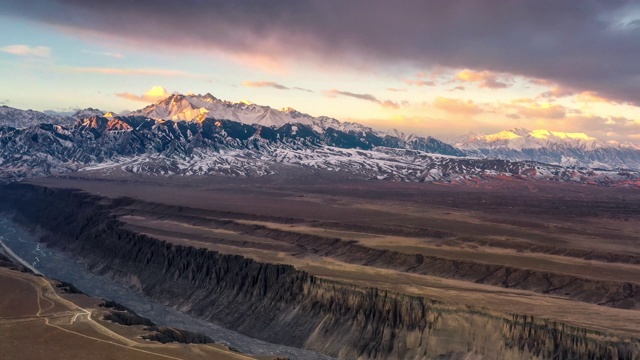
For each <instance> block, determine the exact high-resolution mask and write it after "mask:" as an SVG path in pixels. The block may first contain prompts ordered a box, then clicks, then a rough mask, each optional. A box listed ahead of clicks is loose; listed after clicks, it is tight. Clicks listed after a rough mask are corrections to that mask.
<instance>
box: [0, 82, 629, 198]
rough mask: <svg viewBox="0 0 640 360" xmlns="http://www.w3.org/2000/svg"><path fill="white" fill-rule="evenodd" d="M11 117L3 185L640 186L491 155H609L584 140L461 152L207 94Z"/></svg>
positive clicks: (507, 139) (504, 139) (5, 121)
mask: <svg viewBox="0 0 640 360" xmlns="http://www.w3.org/2000/svg"><path fill="white" fill-rule="evenodd" d="M8 109H10V110H11V111H8V110H5V112H4V113H2V114H4V115H5V117H4V118H2V117H0V179H5V180H16V179H21V178H26V177H33V176H45V175H51V174H64V173H68V172H72V171H88V170H95V171H107V172H110V171H123V170H124V171H127V172H144V173H152V174H158V175H203V174H225V175H232V176H260V175H266V174H270V173H274V172H278V171H279V169H282V166H283V165H285V166H295V167H299V168H301V169H304V168H313V169H323V170H330V171H341V172H344V173H346V174H352V175H356V176H359V177H364V178H371V179H389V180H401V181H446V182H451V181H454V182H465V181H472V182H473V181H485V180H487V179H491V178H498V177H501V178H509V179H542V180H550V181H569V182H579V183H593V184H600V185H611V184H624V185H630V184H631V185H633V186H637V184H638V179H639V178H640V177H639V176H638V174H636V173H634V172H629V171H624V172H620V171H606V170H592V169H589V168H581V169H578V168H568V167H563V166H557V165H546V164H541V163H538V162H531V161H517V162H514V161H505V160H500V159H487V157H490V156H491V155H487V154H485V153H484V151H485V149H486V148H487V147H489V146H493V145H495V148H498V149H506V150H509V151H515V152H520V153H523V154H526V153H527V152H528V151H529V150H528V149H529V148H531V149H537V150H540V151H541V150H543V149H548V151H556V150H558V149H562V150H563V151H564V150H565V149H566V148H565V147H561V146H556V145H553V144H555V143H553V142H558V141H559V140H558V139H560V140H563V141H565V140H566V141H565V142H572V143H571V144H569V145H566V146H568V148H570V149H576V148H582V149H583V151H600V150H602V149H609V148H610V147H605V146H603V145H600V144H599V143H598V142H597V141H596V140H595V139H592V138H589V137H587V136H586V135H585V136H582V135H576V134H564V133H551V132H549V133H548V134H546V135H545V134H543V133H542V132H540V131H537V132H527V131H525V130H521V129H519V130H517V131H515V130H514V131H513V132H504V134H502V133H501V134H500V135H499V136H491V135H490V136H479V135H477V136H474V137H473V138H471V137H469V138H468V139H467V140H466V141H463V142H461V145H460V147H462V148H464V149H466V151H463V150H461V149H459V148H456V147H454V146H451V145H448V144H446V143H443V142H441V141H439V140H437V139H434V138H432V137H421V136H416V135H405V134H403V133H401V132H399V131H397V130H392V131H387V132H382V131H376V130H374V129H371V128H369V127H366V126H363V125H360V124H355V123H346V122H340V121H338V120H336V119H333V118H329V117H324V116H321V117H313V116H311V115H308V114H304V113H301V112H298V111H296V110H293V109H290V108H287V109H282V110H277V109H273V108H271V107H268V106H260V105H255V104H250V103H246V102H238V103H233V102H229V101H224V100H219V99H217V98H215V97H213V96H212V95H210V94H206V95H179V94H175V95H171V96H170V97H168V98H166V99H163V100H161V101H158V102H157V103H155V104H152V105H149V106H147V107H145V108H143V109H140V110H137V111H134V112H132V113H130V114H129V115H127V116H117V115H114V114H113V113H106V114H105V113H104V112H102V111H100V110H96V109H91V108H90V109H86V110H83V111H80V112H78V113H76V114H74V116H73V117H77V118H79V120H73V117H66V118H62V117H51V116H49V115H46V114H42V113H37V112H33V111H22V110H17V109H11V108H8ZM40 114H42V115H44V117H43V116H42V115H40ZM9 118H10V119H13V120H10V119H9ZM38 120H40V121H38ZM72 121H73V123H72V124H70V122H72ZM531 133H532V134H534V135H536V136H533V135H532V136H529V134H531ZM543 136H547V138H548V139H547V140H548V142H547V143H546V144H542V145H541V144H540V143H539V142H536V141H538V140H540V139H541V138H542V137H543ZM480 139H482V140H480ZM497 142H501V143H500V145H499V146H498V145H497V144H498V143H497ZM552 143H553V144H552ZM476 145H477V146H476ZM474 146H475V147H474ZM506 150H505V151H506ZM572 151H573V150H572ZM470 154H471V156H469V155H470ZM518 160H528V159H518Z"/></svg>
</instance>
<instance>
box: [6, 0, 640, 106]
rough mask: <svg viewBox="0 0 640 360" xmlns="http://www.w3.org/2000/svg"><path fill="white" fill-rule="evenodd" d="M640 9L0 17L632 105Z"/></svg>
mask: <svg viewBox="0 0 640 360" xmlns="http://www.w3.org/2000/svg"><path fill="white" fill-rule="evenodd" d="M638 8H640V4H638V2H637V1H526V0H514V1H508V2H503V3H501V4H500V6H497V5H496V2H495V0H452V1H406V2H405V1H403V2H402V3H401V5H400V4H398V3H397V2H393V1H387V0H351V1H326V0H308V1H296V0H282V1H277V2H268V3H267V2H264V1H262V0H245V1H226V0H210V1H201V0H184V1H181V2H175V1H173V0H138V1H131V0H112V1H99V0H64V1H61V0H30V1H2V2H0V13H1V14H3V15H4V16H18V17H22V18H27V19H31V20H35V21H40V22H42V23H46V24H51V25H53V26H58V27H62V26H64V27H66V28H67V29H71V30H73V31H74V32H75V33H76V34H78V33H84V34H94V38H95V34H104V36H105V37H106V36H108V37H110V38H116V39H117V40H118V41H126V42H129V43H131V44H136V45H142V44H144V46H145V49H157V48H168V49H171V50H176V51H189V50H201V51H207V52H208V51H218V52H221V53H225V54H229V55H230V56H231V57H236V56H237V57H240V58H241V57H249V58H260V57H262V58H263V59H271V60H279V61H280V62H283V61H284V60H287V59H294V60H296V61H314V62H316V63H319V64H333V65H336V64H339V65H342V64H352V65H354V66H359V65H361V64H362V62H365V61H366V63H367V64H368V66H370V67H373V66H378V69H388V68H389V65H398V64H410V65H413V66H415V67H419V66H424V64H429V66H442V67H447V68H450V69H464V68H466V69H482V70H485V71H491V72H494V73H505V74H513V75H517V76H524V77H528V78H536V79H547V80H553V81H554V82H557V83H558V84H561V85H562V86H565V87H567V88H572V89H580V90H588V91H596V92H598V93H599V94H601V96H603V97H605V98H609V99H614V100H616V101H628V102H631V103H635V104H640V81H638V79H639V78H640V70H639V68H638V66H637V59H638V58H640V31H638V29H639V28H638V27H637V26H636V25H635V24H636V23H635V22H633V20H631V24H628V25H630V26H622V27H616V24H620V23H621V22H622V23H629V20H625V19H626V18H625V17H628V14H633V13H634V12H637V11H638ZM336 14H340V16H336ZM114 19H117V22H115V23H114ZM185 19H188V21H185ZM390 19H392V21H391V20H390ZM488 19H490V20H488ZM567 19H570V20H567ZM380 24H384V26H380ZM212 34H218V36H212ZM220 34H224V36H221V35H220ZM251 61H253V60H251ZM274 62H277V61H274ZM499 82H500V81H499ZM500 83H502V82H500ZM485 85H487V86H500V84H498V83H494V84H492V83H491V82H487V83H486V84H485Z"/></svg>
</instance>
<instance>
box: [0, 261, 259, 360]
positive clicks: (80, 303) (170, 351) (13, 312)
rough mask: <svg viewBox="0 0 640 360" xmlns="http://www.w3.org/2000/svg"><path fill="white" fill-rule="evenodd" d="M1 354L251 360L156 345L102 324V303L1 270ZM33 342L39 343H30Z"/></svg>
mask: <svg viewBox="0 0 640 360" xmlns="http://www.w3.org/2000/svg"><path fill="white" fill-rule="evenodd" d="M0 293H2V294H3V296H2V298H1V299H0V338H1V339H2V341H0V354H2V357H3V358H6V359H16V360H18V359H29V360H33V359H88V358H91V359H105V360H107V359H135V360H138V359H220V360H232V359H238V360H239V359H253V357H249V356H245V355H242V354H236V353H233V352H231V351H229V350H228V349H227V348H225V347H223V346H220V345H193V344H191V345H184V344H166V345H163V344H159V343H155V342H150V341H146V340H143V339H142V338H140V336H141V335H142V334H143V333H144V332H143V330H142V327H140V326H136V327H127V326H122V325H118V324H114V323H110V322H107V321H104V320H101V319H102V315H103V313H104V311H105V309H103V308H98V307H97V304H98V303H100V302H101V301H100V300H97V299H92V298H89V297H87V296H84V295H77V294H76V295H70V294H65V293H60V292H59V290H58V289H57V288H56V287H55V285H54V284H52V282H51V281H49V280H47V279H45V278H43V277H37V276H34V275H32V274H28V273H21V272H18V271H14V270H9V269H6V268H0ZM34 339H37V341H34Z"/></svg>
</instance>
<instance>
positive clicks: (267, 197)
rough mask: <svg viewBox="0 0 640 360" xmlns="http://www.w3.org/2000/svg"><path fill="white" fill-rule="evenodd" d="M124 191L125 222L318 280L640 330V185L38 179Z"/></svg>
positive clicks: (95, 190) (111, 194)
mask: <svg viewBox="0 0 640 360" xmlns="http://www.w3.org/2000/svg"><path fill="white" fill-rule="evenodd" d="M32 183H34V184H37V185H39V186H46V187H54V188H72V189H80V190H82V191H85V192H88V193H91V194H95V195H100V196H103V197H105V198H110V199H116V198H121V197H128V198H131V199H135V200H134V201H129V202H128V203H127V204H126V206H118V207H114V208H113V210H111V211H112V213H113V214H114V215H115V216H116V217H117V218H118V219H119V220H120V221H122V222H124V223H125V224H126V225H125V227H126V228H127V229H128V230H131V231H134V232H136V233H141V234H146V235H149V236H150V237H153V238H156V239H159V240H163V241H166V242H168V243H172V244H175V245H184V246H192V247H195V248H205V249H209V250H215V251H217V252H220V253H223V254H234V255H242V256H244V257H247V258H251V259H254V260H256V261H258V262H265V263H278V264H289V265H293V266H294V267H295V268H296V269H298V270H302V271H304V272H307V273H309V274H312V275H315V276H317V277H319V278H324V279H329V280H335V281H337V282H340V283H347V284H356V285H360V286H367V287H372V288H377V289H384V290H390V291H393V292H397V293H401V294H407V295H412V296H420V297H425V298H428V299H432V300H436V301H439V302H442V303H443V304H447V306H451V307H461V308H468V307H472V308H479V309H485V310H488V311H495V312H498V313H501V314H520V315H528V316H533V317H535V318H539V319H548V320H550V321H558V322H561V323H563V324H568V325H572V326H577V327H580V328H586V329H590V330H594V331H604V332H607V333H610V334H615V335H616V336H620V337H630V338H637V337H640V311H639V310H640V303H639V302H638V301H639V300H640V295H639V294H638V291H637V289H638V288H639V286H640V248H639V247H638V243H639V242H640V192H639V191H638V190H637V189H625V188H599V187H595V186H575V185H567V184H553V183H536V182H527V181H502V180H494V181H491V182H487V183H484V184H480V185H479V186H477V187H469V186H456V185H442V184H426V183H398V182H384V181H367V180H363V179H349V178H343V177H340V176H338V175H334V174H331V173H320V172H318V173H317V174H316V176H309V175H305V177H299V175H298V174H297V173H295V172H292V173H288V174H287V173H285V174H280V175H276V176H271V177H264V178H258V179H247V178H237V179H233V178H224V177H201V178H189V179H188V181H187V180H186V179H184V178H181V177H173V178H165V177H140V176H132V175H126V174H121V175H113V174H112V176H111V177H110V178H109V180H105V177H104V176H101V177H100V180H96V179H94V177H93V175H92V174H90V173H87V174H84V175H80V176H76V177H74V178H48V179H38V180H32Z"/></svg>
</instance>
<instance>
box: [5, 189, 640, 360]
mask: <svg viewBox="0 0 640 360" xmlns="http://www.w3.org/2000/svg"><path fill="white" fill-rule="evenodd" d="M0 200H1V201H0V208H4V210H9V209H11V210H12V211H14V212H15V218H16V220H17V221H20V222H21V223H23V224H24V225H26V226H30V227H31V228H33V229H38V230H39V231H41V233H42V234H44V235H43V241H45V242H46V243H47V244H48V245H49V246H53V247H57V248H60V249H64V250H65V251H67V252H69V253H70V254H72V255H73V256H74V257H75V258H76V259H78V260H80V261H82V262H84V263H85V264H86V265H87V266H88V267H89V269H91V270H92V271H93V272H95V273H99V274H102V275H106V276H110V277H112V278H114V279H118V280H119V281H122V282H126V283H128V284H129V285H130V286H132V287H134V288H136V289H138V290H139V291H140V292H141V293H143V294H144V295H145V296H148V297H150V298H153V299H155V300H157V301H160V302H163V303H165V304H170V305H172V306H174V307H176V308H178V309H180V310H182V311H186V312H189V313H190V314H192V315H195V316H198V317H200V318H203V319H207V320H209V321H212V322H216V323H219V324H221V325H223V326H225V327H228V328H230V329H234V330H236V331H239V332H241V333H244V334H247V335H249V336H252V337H256V338H259V339H264V340H267V341H270V342H276V343H281V344H286V345H290V346H297V347H306V348H310V349H314V350H317V351H321V352H324V353H326V354H329V355H332V356H337V357H339V358H346V359H355V358H371V359H386V358H397V359H422V358H449V359H458V358H460V359H462V358H464V357H465V356H468V355H471V356H477V357H480V356H481V357H484V358H487V359H634V358H637V356H638V354H640V348H639V346H638V342H637V341H636V340H624V339H619V338H616V337H612V336H610V335H608V334H603V333H600V332H597V331H593V330H589V329H583V328H577V327H574V326H570V325H567V324H562V323H557V322H553V321H549V320H545V319H536V318H532V317H530V316H526V315H516V314H504V313H497V312H492V311H488V310H484V309H475V308H469V307H464V306H457V305H450V304H444V303H440V302H436V301H432V300H429V299H425V298H421V297H414V296H407V295H403V294H398V293H393V292H389V291H382V290H378V289H374V288H367V287H360V286H355V285H346V284H342V283H339V282H334V281H328V280H323V279H319V278H316V277H314V276H311V275H309V274H307V273H304V272H301V271H298V270H296V269H295V268H293V267H291V266H287V265H277V264H265V263H258V262H255V261H253V260H250V259H246V258H243V257H241V256H232V255H222V254H219V253H216V252H212V251H207V250H205V249H195V248H192V247H184V246H175V245H171V244H168V243H166V242H162V241H159V240H156V239H153V238H151V237H148V236H144V235H140V234H136V233H134V232H132V231H129V230H127V229H125V228H123V226H122V223H120V221H118V220H117V218H116V217H115V216H114V215H112V214H111V212H110V209H112V208H113V207H117V206H122V205H123V203H126V202H127V201H130V200H126V199H124V200H114V201H108V200H105V199H101V198H98V197H95V196H90V195H87V194H83V193H79V192H74V191H71V190H57V189H48V188H42V187H36V186H31V185H18V184H14V185H11V186H8V187H4V188H2V189H0Z"/></svg>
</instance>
